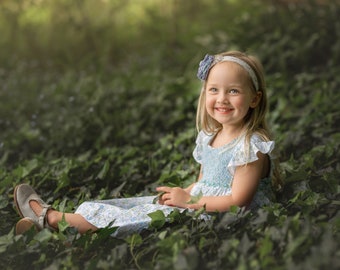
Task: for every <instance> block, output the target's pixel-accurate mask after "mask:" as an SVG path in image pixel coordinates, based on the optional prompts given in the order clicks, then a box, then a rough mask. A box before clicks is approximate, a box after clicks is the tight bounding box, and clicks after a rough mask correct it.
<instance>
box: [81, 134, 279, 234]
mask: <svg viewBox="0 0 340 270" xmlns="http://www.w3.org/2000/svg"><path fill="white" fill-rule="evenodd" d="M213 138H214V135H207V134H205V133H204V132H203V131H201V132H200V133H199V134H198V136H197V139H196V147H195V149H194V152H193V156H194V158H195V160H196V161H197V162H198V163H200V164H201V165H202V172H203V176H202V178H201V180H200V181H199V182H197V183H196V184H195V185H194V186H193V188H192V190H191V195H194V196H197V195H199V194H202V195H203V196H222V195H230V194H231V192H232V181H233V177H234V173H235V169H236V167H237V166H241V165H245V164H247V163H249V162H253V161H255V160H257V159H258V158H257V155H256V154H257V153H258V152H261V153H263V154H268V155H269V156H270V157H271V153H272V150H273V149H274V142H273V141H268V142H266V141H264V140H263V139H261V138H260V137H259V136H258V135H256V134H254V135H253V136H252V137H251V139H250V143H249V144H247V143H246V140H245V137H244V136H240V137H238V138H236V139H234V140H233V141H232V142H230V143H228V144H226V145H224V146H221V147H218V148H214V147H212V146H211V145H210V143H211V141H212V139H213ZM273 196H274V194H273V192H272V189H271V183H270V179H269V178H265V179H261V181H260V184H259V187H258V190H257V192H256V194H255V196H254V198H253V201H252V203H251V205H250V208H252V209H254V208H257V207H261V206H263V205H265V204H270V203H271V200H272V199H273ZM154 198H155V196H144V197H132V198H121V199H111V200H101V201H89V202H84V203H82V204H81V205H80V206H79V207H78V209H77V210H76V213H77V214H80V215H82V216H83V217H84V218H85V219H86V220H87V221H88V222H90V223H91V224H93V225H94V226H96V227H97V228H104V227H106V226H108V225H109V224H110V223H111V222H113V223H112V226H115V227H116V226H117V227H118V229H117V231H116V232H115V234H114V235H115V236H118V237H124V236H126V235H128V234H131V233H136V232H140V231H141V230H143V229H146V228H148V226H149V224H150V221H151V218H150V217H149V216H148V214H149V213H152V212H154V211H156V210H161V211H163V212H164V214H165V215H168V214H170V213H171V211H173V210H174V207H170V206H164V205H160V204H158V203H156V204H154V203H153V200H154ZM180 210H184V209H180Z"/></svg>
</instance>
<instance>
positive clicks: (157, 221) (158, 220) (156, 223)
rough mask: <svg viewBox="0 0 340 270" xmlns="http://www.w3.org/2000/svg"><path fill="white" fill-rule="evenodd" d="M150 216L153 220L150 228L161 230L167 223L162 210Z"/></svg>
mask: <svg viewBox="0 0 340 270" xmlns="http://www.w3.org/2000/svg"><path fill="white" fill-rule="evenodd" d="M148 216H149V217H150V218H151V223H150V227H152V228H155V229H159V228H161V227H162V226H163V225H164V224H165V222H166V218H165V215H164V213H163V212H162V211H161V210H157V211H155V212H152V213H150V214H148Z"/></svg>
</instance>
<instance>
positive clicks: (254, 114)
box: [196, 51, 283, 189]
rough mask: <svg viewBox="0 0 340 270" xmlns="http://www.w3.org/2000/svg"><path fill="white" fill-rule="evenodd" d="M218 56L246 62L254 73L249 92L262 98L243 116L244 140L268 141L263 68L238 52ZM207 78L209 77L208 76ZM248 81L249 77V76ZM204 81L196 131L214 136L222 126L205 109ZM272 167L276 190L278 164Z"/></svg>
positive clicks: (253, 58)
mask: <svg viewBox="0 0 340 270" xmlns="http://www.w3.org/2000/svg"><path fill="white" fill-rule="evenodd" d="M219 55H220V56H233V57H236V58H238V59H241V60H242V61H244V62H246V63H247V64H248V65H249V66H250V67H251V68H252V69H253V71H254V73H255V75H256V78H257V81H258V89H257V90H256V89H255V86H254V84H253V83H252V84H251V85H252V87H251V91H253V93H254V94H256V91H260V92H261V93H262V96H261V98H260V101H259V104H258V105H257V106H256V107H255V108H249V111H248V114H247V115H246V116H245V119H244V120H245V129H246V131H245V138H246V144H248V145H249V143H250V138H251V136H252V134H254V133H256V134H258V135H259V136H260V137H262V138H263V139H264V140H265V141H270V140H271V139H272V138H271V134H270V131H269V128H268V126H267V122H266V114H267V111H268V100H267V93H266V85H265V80H264V72H263V67H262V64H261V63H260V61H259V60H258V58H257V57H255V56H253V55H247V54H245V53H242V52H239V51H229V52H223V53H221V54H219ZM208 76H209V75H208ZM249 79H250V76H249ZM205 88H206V80H205V81H203V85H202V89H201V94H200V96H199V99H198V106H197V114H196V127H197V130H198V131H200V130H203V131H204V132H205V133H207V134H215V133H217V132H218V131H220V130H221V129H222V125H221V124H220V123H219V122H217V121H216V120H215V119H214V118H212V117H211V116H210V115H209V114H208V112H207V110H206V107H205V100H206V91H205ZM276 163H277V164H275V165H276V166H275V165H274V168H273V179H272V181H273V184H274V186H275V187H276V188H278V189H279V188H280V187H282V185H283V183H282V181H281V179H280V175H279V171H278V169H279V168H278V162H276Z"/></svg>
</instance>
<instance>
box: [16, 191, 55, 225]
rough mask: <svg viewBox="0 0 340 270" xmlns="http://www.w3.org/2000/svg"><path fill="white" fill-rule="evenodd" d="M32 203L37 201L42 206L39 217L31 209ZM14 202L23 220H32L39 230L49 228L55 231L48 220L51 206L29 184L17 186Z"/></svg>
mask: <svg viewBox="0 0 340 270" xmlns="http://www.w3.org/2000/svg"><path fill="white" fill-rule="evenodd" d="M30 201H36V202H38V203H39V204H40V205H41V207H42V211H41V214H40V215H39V216H37V214H36V213H35V212H34V211H33V209H32V208H31V206H30ZM14 202H15V205H16V208H17V210H18V212H19V214H20V216H21V217H22V218H30V219H31V220H32V221H33V222H34V223H35V225H36V226H37V228H38V229H39V230H42V229H43V228H48V229H50V230H54V231H55V229H54V228H53V227H51V226H50V225H49V224H48V222H47V219H46V214H47V211H48V210H49V209H51V205H49V204H46V203H45V202H44V201H43V200H42V199H41V198H40V196H39V195H38V194H37V193H36V192H35V190H34V189H33V188H32V187H31V186H29V185H27V184H21V185H18V186H16V187H15V189H14Z"/></svg>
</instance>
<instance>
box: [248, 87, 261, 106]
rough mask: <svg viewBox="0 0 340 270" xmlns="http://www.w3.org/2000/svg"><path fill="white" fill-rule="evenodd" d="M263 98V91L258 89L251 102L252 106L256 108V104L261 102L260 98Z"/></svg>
mask: <svg viewBox="0 0 340 270" xmlns="http://www.w3.org/2000/svg"><path fill="white" fill-rule="evenodd" d="M261 98H262V92H261V91H257V93H256V95H255V96H254V97H253V100H252V102H251V103H250V108H253V109H254V108H256V106H257V105H258V104H259V103H260V100H261Z"/></svg>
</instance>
